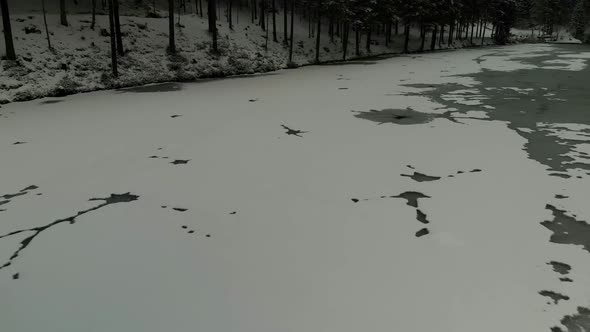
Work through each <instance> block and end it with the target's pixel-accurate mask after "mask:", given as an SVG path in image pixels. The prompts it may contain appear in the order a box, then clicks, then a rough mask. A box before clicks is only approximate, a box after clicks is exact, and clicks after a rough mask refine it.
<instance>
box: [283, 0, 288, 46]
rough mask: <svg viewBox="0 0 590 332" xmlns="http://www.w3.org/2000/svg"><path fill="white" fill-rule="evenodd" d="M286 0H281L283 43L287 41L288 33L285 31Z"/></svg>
mask: <svg viewBox="0 0 590 332" xmlns="http://www.w3.org/2000/svg"><path fill="white" fill-rule="evenodd" d="M287 23H288V22H287V0H283V40H284V42H285V45H287V44H288V43H289V34H288V32H287Z"/></svg>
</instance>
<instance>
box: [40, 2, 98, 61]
mask: <svg viewBox="0 0 590 332" xmlns="http://www.w3.org/2000/svg"><path fill="white" fill-rule="evenodd" d="M92 2H93V3H95V0H93V1H92ZM41 9H42V10H43V24H44V25H45V36H46V37H47V47H48V48H49V49H50V50H51V39H50V38H49V28H47V10H46V9H45V0H41ZM92 30H94V27H93V28H92Z"/></svg>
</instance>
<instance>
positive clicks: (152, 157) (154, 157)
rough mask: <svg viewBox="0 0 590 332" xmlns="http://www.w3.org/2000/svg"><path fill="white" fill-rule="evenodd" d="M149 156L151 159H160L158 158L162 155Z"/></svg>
mask: <svg viewBox="0 0 590 332" xmlns="http://www.w3.org/2000/svg"><path fill="white" fill-rule="evenodd" d="M149 158H150V159H158V158H160V157H158V156H149Z"/></svg>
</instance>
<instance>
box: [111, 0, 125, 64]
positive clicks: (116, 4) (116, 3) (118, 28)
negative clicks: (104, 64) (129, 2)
mask: <svg viewBox="0 0 590 332" xmlns="http://www.w3.org/2000/svg"><path fill="white" fill-rule="evenodd" d="M113 15H114V16H115V32H116V35H117V52H118V53H119V55H120V56H123V55H125V49H123V36H122V35H121V22H120V21H119V0H113Z"/></svg>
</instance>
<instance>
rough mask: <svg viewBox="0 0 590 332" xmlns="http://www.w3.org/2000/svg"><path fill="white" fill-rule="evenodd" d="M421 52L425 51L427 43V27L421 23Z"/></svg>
mask: <svg viewBox="0 0 590 332" xmlns="http://www.w3.org/2000/svg"><path fill="white" fill-rule="evenodd" d="M420 39H421V42H420V52H424V44H425V43H426V27H424V25H423V24H420Z"/></svg>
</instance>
